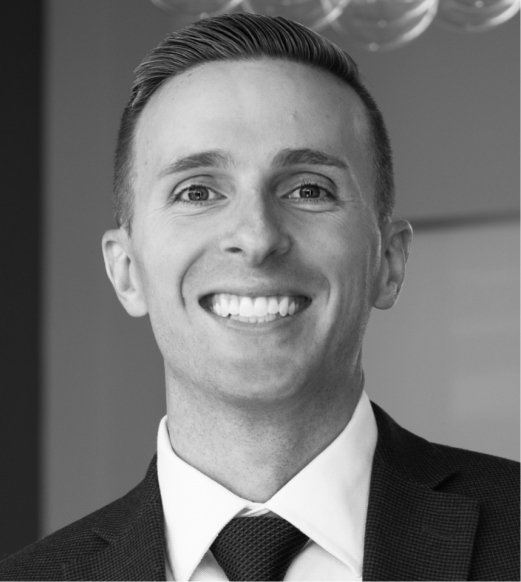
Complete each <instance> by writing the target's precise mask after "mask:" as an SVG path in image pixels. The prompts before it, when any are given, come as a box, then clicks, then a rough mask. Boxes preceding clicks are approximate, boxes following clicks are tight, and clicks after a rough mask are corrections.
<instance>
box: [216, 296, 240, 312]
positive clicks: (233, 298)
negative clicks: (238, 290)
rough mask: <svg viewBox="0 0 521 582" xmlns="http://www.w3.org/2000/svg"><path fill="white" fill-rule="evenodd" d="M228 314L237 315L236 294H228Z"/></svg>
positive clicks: (237, 299)
mask: <svg viewBox="0 0 521 582" xmlns="http://www.w3.org/2000/svg"><path fill="white" fill-rule="evenodd" d="M217 297H218V296H217ZM230 315H239V298H238V297H237V295H230Z"/></svg>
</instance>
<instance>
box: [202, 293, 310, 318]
mask: <svg viewBox="0 0 521 582" xmlns="http://www.w3.org/2000/svg"><path fill="white" fill-rule="evenodd" d="M299 299H300V298H299V297H293V296H290V295H276V296H275V295H272V296H270V297H243V296H240V295H230V294H228V293H216V294H215V295H213V296H212V300H211V302H210V305H211V308H212V311H213V312H214V313H216V314H217V315H220V316H221V317H228V316H229V315H231V316H239V317H247V318H259V317H267V316H270V315H271V316H274V317H273V319H275V316H277V315H279V316H282V317H285V316H286V315H293V314H294V313H295V311H297V310H298V309H299V307H300V306H301V301H299ZM270 319H271V318H270Z"/></svg>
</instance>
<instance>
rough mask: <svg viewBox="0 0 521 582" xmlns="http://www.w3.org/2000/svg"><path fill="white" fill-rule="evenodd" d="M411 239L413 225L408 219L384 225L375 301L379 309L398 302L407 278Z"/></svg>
mask: <svg viewBox="0 0 521 582" xmlns="http://www.w3.org/2000/svg"><path fill="white" fill-rule="evenodd" d="M411 241H412V227H411V225H410V224H409V223H408V222H407V221H406V220H395V221H394V222H391V221H389V222H387V223H386V224H385V225H384V226H383V228H382V259H381V264H380V271H379V273H378V281H377V285H378V287H377V290H376V297H375V301H374V303H373V305H374V307H376V308H377V309H389V308H390V307H392V306H393V305H394V304H395V303H396V301H397V299H398V296H399V295H400V290H401V288H402V283H403V280H404V279H405V265H406V263H407V259H408V258H409V249H410V246H411Z"/></svg>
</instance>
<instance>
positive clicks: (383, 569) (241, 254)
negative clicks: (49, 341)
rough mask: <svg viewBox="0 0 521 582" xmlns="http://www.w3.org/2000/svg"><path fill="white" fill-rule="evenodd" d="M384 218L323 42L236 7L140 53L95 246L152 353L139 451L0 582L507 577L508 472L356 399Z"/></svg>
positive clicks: (361, 109)
mask: <svg viewBox="0 0 521 582" xmlns="http://www.w3.org/2000/svg"><path fill="white" fill-rule="evenodd" d="M392 208H393V181H392V164H391V152H390V147H389V142H388V138H387V134H386V130H385V126H384V123H383V120H382V117H381V114H380V113H379V111H378V108H377V106H376V104H375V103H374V101H373V99H372V98H371V96H370V95H369V94H368V92H367V90H366V89H365V88H364V87H363V85H362V84H361V81H360V79H359V76H358V72H357V69H356V65H355V64H354V62H353V61H352V60H351V59H350V58H349V57H348V56H347V55H346V54H345V53H343V52H342V51H341V50H340V49H338V48H337V47H335V46H334V45H332V44H331V43H329V42H328V41H327V40H325V39H323V38H321V37H320V36H319V35H317V34H315V33H312V32H310V31H309V30H307V29H305V28H304V27H302V26H300V25H298V24H295V23H292V22H289V21H286V20H284V19H272V18H267V17H262V16H253V15H247V14H236V15H231V16H228V15H226V16H222V17H218V18H214V19H207V20H203V21H201V22H199V23H197V24H195V25H193V26H191V27H189V28H187V29H185V30H183V31H179V32H175V33H173V34H171V35H170V36H169V37H167V39H165V41H164V42H163V43H162V44H161V45H160V46H159V47H157V48H156V49H155V50H153V51H152V52H151V53H150V54H149V55H148V57H147V58H146V59H145V61H144V62H143V63H142V64H141V66H140V67H139V69H138V70H137V77H136V82H135V85H134V88H133V93H132V97H131V100H130V102H129V105H128V106H127V108H126V109H125V112H124V115H123V119H122V122H121V128H120V133H119V139H118V147H117V152H116V164H115V209H116V220H117V223H118V229H116V230H112V231H109V232H107V233H106V234H105V236H104V238H103V253H104V257H105V262H106V267H107V273H108V276H109V278H110V280H111V282H112V284H113V286H114V288H115V291H116V293H117V296H118V298H119V300H120V301H121V303H122V304H123V306H124V307H125V309H126V310H127V311H128V313H129V314H130V315H132V316H135V317H139V316H143V315H145V314H149V316H150V320H151V323H152V327H153V330H154V334H155V337H156V340H157V343H158V346H159V348H160V350H161V353H162V355H163V358H164V362H165V379H166V392H167V413H168V414H167V416H166V417H165V419H163V421H162V422H161V424H160V428H159V435H158V455H157V459H156V458H154V459H153V461H152V463H151V465H150V468H149V471H148V473H147V475H146V477H145V479H144V481H143V482H142V483H141V484H139V485H138V486H137V487H136V488H135V489H133V490H132V491H131V492H130V493H129V494H128V495H126V496H125V497H123V498H122V499H120V500H117V501H115V502H114V503H112V504H111V505H109V506H107V507H105V508H102V509H101V510H99V511H97V512H95V513H94V514H92V515H90V516H87V517H85V518H83V519H82V520H80V521H78V522H76V523H74V524H72V525H70V526H68V527H66V528H64V529H62V530H60V531H58V532H56V533H54V534H53V535H51V536H48V537H47V538H45V539H44V540H41V541H40V542H37V543H36V544H33V545H32V546H29V547H28V548H26V549H24V550H22V551H21V552H19V553H17V554H15V555H14V556H12V557H11V558H8V559H7V560H6V561H4V562H3V563H2V564H0V578H2V579H6V580H11V579H13V580H14V579H25V580H28V579H39V580H44V579H53V580H57V579H65V580H164V579H165V578H166V579H167V580H228V579H230V580H283V579H285V580H361V579H363V580H463V579H469V580H513V579H517V578H518V575H519V574H518V544H517V531H518V518H519V512H518V495H517V489H518V464H516V463H514V462H511V461H507V460H504V459H499V458H495V457H490V456H487V455H482V454H478V453H471V452H468V451H462V450H458V449H453V448H450V447H445V446H440V445H433V444H430V443H428V442H426V441H425V440H423V439H421V438H419V437H416V436H414V435H412V434H410V433H408V432H407V431H405V430H404V429H402V428H400V427H399V426H397V425H396V424H395V423H394V422H393V421H392V420H391V419H390V418H389V417H388V416H387V415H386V414H385V413H384V412H383V411H382V410H381V409H379V408H378V407H377V406H376V405H374V404H373V405H372V406H371V404H370V403H369V400H368V398H367V396H366V394H365V392H364V377H363V370H362V363H361V353H362V339H363V335H364V330H365V326H366V324H367V320H368V317H369V313H370V311H371V309H372V308H373V307H376V308H379V309H387V308H390V307H392V305H393V304H394V303H395V301H396V300H397V298H398V295H399V292H400V288H401V285H402V283H403V280H404V274H405V263H406V261H407V256H408V252H409V245H410V242H411V237H412V231H411V227H410V225H409V224H408V223H407V222H406V221H403V220H393V219H392ZM390 389H392V387H390Z"/></svg>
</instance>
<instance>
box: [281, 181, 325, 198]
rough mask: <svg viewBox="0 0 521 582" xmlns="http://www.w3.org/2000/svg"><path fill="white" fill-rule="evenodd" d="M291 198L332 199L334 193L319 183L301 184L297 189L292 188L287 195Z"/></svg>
mask: <svg viewBox="0 0 521 582" xmlns="http://www.w3.org/2000/svg"><path fill="white" fill-rule="evenodd" d="M285 198H289V199H291V200H310V201H317V202H318V201H321V200H324V201H326V200H331V199H332V198H333V195H332V194H331V192H329V190H327V189H326V188H323V187H322V186H319V185H318V184H301V185H300V186H299V187H298V188H296V189H295V190H292V191H291V192H290V193H289V194H287V195H286V196H285Z"/></svg>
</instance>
